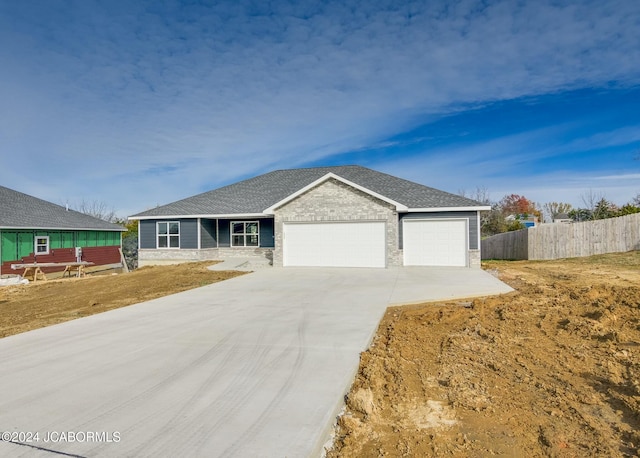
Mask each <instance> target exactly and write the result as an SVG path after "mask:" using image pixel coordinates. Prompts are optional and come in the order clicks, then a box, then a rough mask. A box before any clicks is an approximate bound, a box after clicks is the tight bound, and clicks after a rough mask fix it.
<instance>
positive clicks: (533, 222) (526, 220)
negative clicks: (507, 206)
mask: <svg viewBox="0 0 640 458" xmlns="http://www.w3.org/2000/svg"><path fill="white" fill-rule="evenodd" d="M505 220H506V221H509V222H511V221H516V220H517V221H520V222H521V223H522V225H523V226H524V227H525V229H530V228H532V227H536V226H537V225H538V224H539V221H538V217H537V216H534V215H509V216H507V217H506V218H505Z"/></svg>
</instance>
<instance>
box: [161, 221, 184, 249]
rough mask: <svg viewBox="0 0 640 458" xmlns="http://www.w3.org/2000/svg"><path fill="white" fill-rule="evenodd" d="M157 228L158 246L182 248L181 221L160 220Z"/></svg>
mask: <svg viewBox="0 0 640 458" xmlns="http://www.w3.org/2000/svg"><path fill="white" fill-rule="evenodd" d="M157 229H158V248H180V222H178V221H166V222H165V221H163V222H159V223H157Z"/></svg>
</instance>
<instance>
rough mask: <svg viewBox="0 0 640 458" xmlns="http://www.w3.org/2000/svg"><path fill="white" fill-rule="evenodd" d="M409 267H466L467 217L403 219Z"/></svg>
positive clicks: (404, 241)
mask: <svg viewBox="0 0 640 458" xmlns="http://www.w3.org/2000/svg"><path fill="white" fill-rule="evenodd" d="M402 241H403V243H402V248H403V251H404V265H405V266H466V265H467V220H466V219H447V220H437V219H432V220H419V219H406V218H405V219H403V220H402Z"/></svg>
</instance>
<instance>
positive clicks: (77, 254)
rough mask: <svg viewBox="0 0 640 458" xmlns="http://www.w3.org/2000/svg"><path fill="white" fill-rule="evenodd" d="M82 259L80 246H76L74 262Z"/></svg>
mask: <svg viewBox="0 0 640 458" xmlns="http://www.w3.org/2000/svg"><path fill="white" fill-rule="evenodd" d="M81 261H82V247H79V246H77V247H76V262H81Z"/></svg>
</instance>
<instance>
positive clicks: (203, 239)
mask: <svg viewBox="0 0 640 458" xmlns="http://www.w3.org/2000/svg"><path fill="white" fill-rule="evenodd" d="M200 247H201V248H217V247H218V241H217V240H216V220H215V219H202V220H200Z"/></svg>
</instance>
